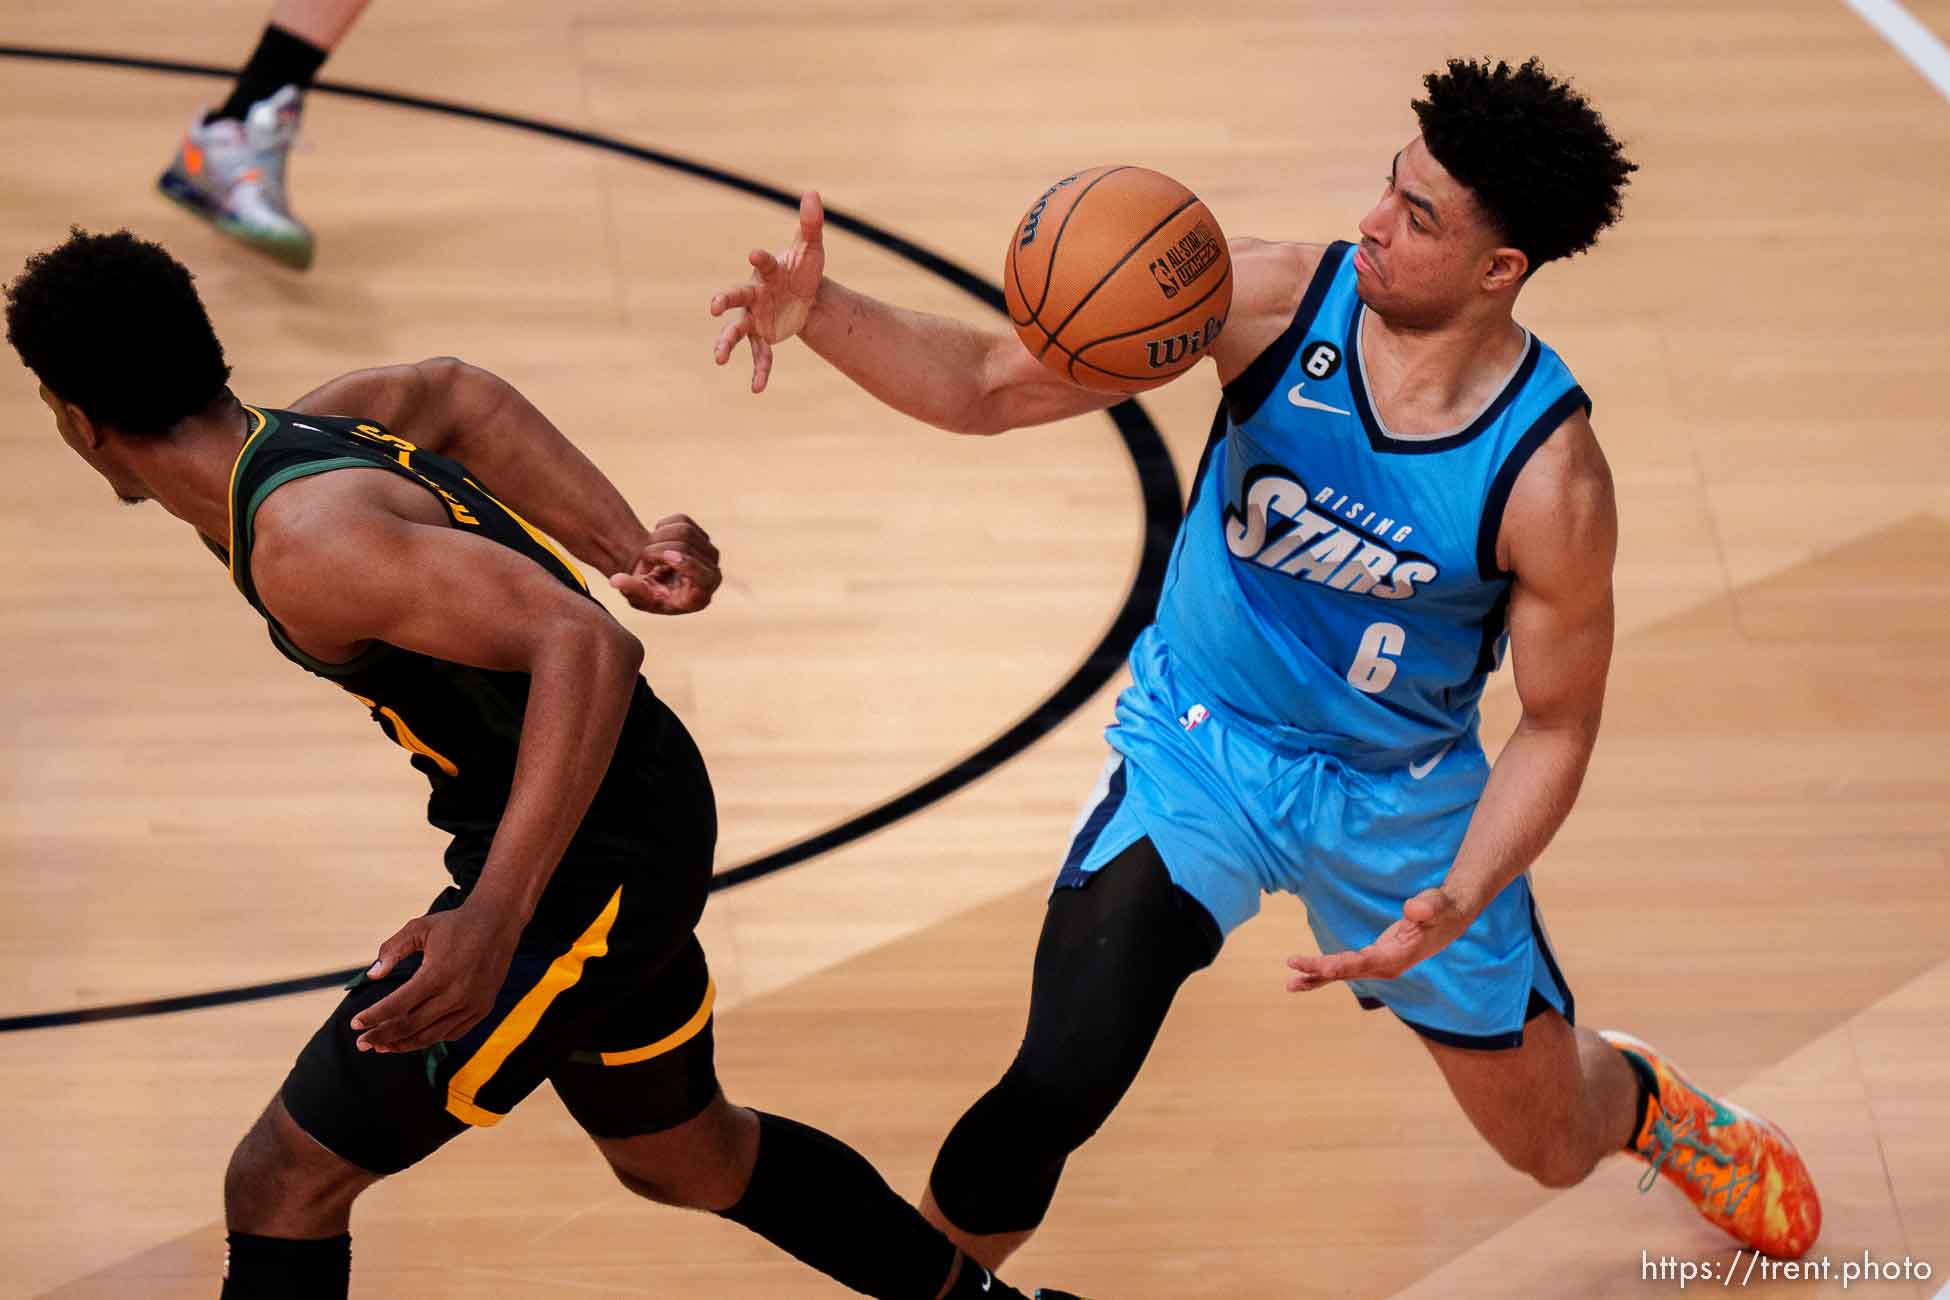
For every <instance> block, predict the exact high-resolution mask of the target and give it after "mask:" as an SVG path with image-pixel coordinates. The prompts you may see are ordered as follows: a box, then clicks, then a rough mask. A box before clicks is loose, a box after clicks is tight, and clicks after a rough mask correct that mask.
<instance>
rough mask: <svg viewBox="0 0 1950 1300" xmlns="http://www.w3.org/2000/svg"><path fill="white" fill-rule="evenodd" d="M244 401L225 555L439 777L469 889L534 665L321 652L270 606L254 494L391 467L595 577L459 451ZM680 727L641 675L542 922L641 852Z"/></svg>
mask: <svg viewBox="0 0 1950 1300" xmlns="http://www.w3.org/2000/svg"><path fill="white" fill-rule="evenodd" d="M244 410H245V412H246V413H247V415H248V416H249V418H250V420H251V431H250V434H249V436H248V438H247V440H246V441H245V443H244V447H243V450H242V451H241V452H240V453H239V454H238V457H237V463H236V465H235V467H234V468H233V470H232V471H231V480H230V536H231V551H230V554H228V555H221V553H220V558H223V559H224V560H225V561H226V562H227V563H228V564H229V566H230V576H231V579H232V581H234V582H235V583H236V585H237V589H238V590H239V591H241V592H242V593H243V594H244V598H245V599H246V600H248V601H249V602H250V603H251V606H252V607H253V608H254V609H256V610H257V612H258V613H260V614H262V615H263V616H264V619H265V621H266V622H267V623H268V624H269V625H270V633H271V640H272V642H273V643H274V644H275V645H276V646H277V648H278V650H279V652H280V653H282V654H283V655H284V656H285V657H286V658H288V659H290V660H292V661H293V662H295V663H297V664H299V665H301V666H302V667H304V668H306V669H307V670H309V671H310V672H313V673H315V674H317V675H318V676H320V677H323V678H325V679H326V680H328V681H331V682H333V683H335V684H337V685H338V686H340V687H343V688H344V689H345V690H346V691H347V692H349V693H350V694H351V695H352V696H354V697H355V698H357V699H358V701H359V702H360V703H361V704H363V705H364V706H365V707H366V708H367V709H368V710H369V711H370V712H371V714H372V717H373V720H374V721H375V722H377V723H378V724H379V727H380V729H381V730H382V731H384V732H385V733H386V736H387V737H388V738H389V739H390V740H392V741H393V742H394V743H396V744H398V745H399V746H400V747H401V748H403V749H405V750H407V751H409V752H410V753H411V755H412V760H411V761H412V763H413V766H414V767H416V768H418V769H419V770H420V771H421V772H423V773H425V774H426V777H427V779H428V781H430V782H431V783H432V785H433V791H432V795H431V796H430V798H429V799H428V801H427V820H428V821H430V822H432V823H433V825H434V826H436V827H438V828H439V829H441V830H443V831H446V832H448V833H449V834H451V835H452V836H453V837H454V839H453V843H452V845H451V846H450V847H449V849H448V852H447V868H448V871H449V873H450V874H451V875H452V876H453V878H454V883H455V884H456V885H458V886H459V887H460V888H461V889H462V890H466V889H468V888H470V887H471V886H472V885H473V883H474V880H475V878H476V877H477V876H478V875H479V873H480V869H481V866H482V864H483V862H484V861H485V859H486V857H487V851H488V848H489V846H490V844H491V843H492V841H493V838H494V832H495V828H496V827H497V826H498V824H499V823H500V820H501V816H502V813H503V811H504V810H505V809H506V807H507V802H508V795H509V792H510V789H511V787H512V785H513V782H514V772H515V758H516V753H517V750H518V749H519V746H520V744H521V727H522V717H523V714H524V712H525V710H526V709H527V706H528V675H527V674H526V673H517V672H494V671H489V670H487V669H482V668H473V667H469V666H467V665H465V664H458V663H452V662H450V661H447V660H444V659H435V658H433V657H431V656H429V655H424V654H419V653H416V652H414V651H411V650H405V649H402V648H400V647H398V646H393V645H388V644H386V643H384V642H379V641H375V642H372V643H371V644H370V645H369V646H368V648H367V649H366V650H365V651H363V652H362V653H361V654H360V655H359V656H358V657H357V658H355V659H353V660H350V661H349V662H346V663H336V664H335V663H324V662H321V661H319V660H317V659H314V658H312V657H311V656H310V655H308V654H306V653H305V652H304V651H303V650H301V649H300V648H299V647H298V646H297V645H295V644H293V642H292V641H291V639H290V638H289V637H288V636H287V635H286V634H285V631H284V629H283V628H282V627H280V626H279V625H278V622H277V620H276V619H275V618H273V617H272V616H271V614H270V612H269V611H268V610H266V609H265V607H264V604H263V602H262V601H261V600H260V599H259V598H258V594H257V589H256V587H255V586H254V584H253V583H252V581H251V565H250V559H251V547H252V541H253V528H252V525H253V523H254V521H255V519H256V516H257V511H258V508H259V507H260V506H262V505H263V504H264V501H265V499H266V498H267V497H269V496H270V495H271V493H273V492H275V491H277V490H278V489H279V488H280V487H282V486H284V485H285V484H287V483H290V482H292V481H293V480H295V479H300V478H305V477H307V476H309V475H313V474H324V473H329V472H331V471H333V470H339V469H375V468H376V469H385V470H390V471H392V472H393V473H396V474H400V475H403V476H405V477H407V478H410V479H412V480H413V481H415V482H417V483H419V484H421V485H422V486H423V487H425V488H426V490H427V491H429V492H431V493H432V494H433V495H434V496H435V497H436V498H437V499H438V500H439V501H440V502H441V504H442V505H443V506H444V507H445V508H446V511H447V514H448V516H449V520H450V522H451V523H452V526H453V527H455V528H464V529H467V530H468V531H470V532H476V533H479V534H480V535H481V536H483V537H486V538H489V539H490V540H492V541H495V542H498V543H499V544H501V545H502V546H505V547H508V548H509V549H510V550H513V551H517V552H519V553H520V554H522V555H525V556H527V557H528V558H529V559H530V560H533V561H534V562H535V563H536V564H538V565H540V566H541V567H542V568H543V569H545V570H546V571H547V572H548V573H549V574H550V575H552V576H553V577H555V578H556V579H557V580H559V581H560V582H561V583H562V584H563V585H564V586H568V587H573V588H575V589H577V590H579V591H582V592H583V593H584V594H585V595H586V594H587V592H588V586H587V584H586V583H585V582H584V580H583V578H582V575H581V574H580V573H579V572H578V571H577V570H576V567H575V566H574V564H572V563H571V562H570V561H569V560H568V559H567V558H566V557H565V556H563V555H562V554H561V553H560V552H559V551H558V550H557V549H556V548H555V546H554V544H553V543H551V542H550V541H549V540H548V539H547V538H546V537H544V536H543V535H542V534H541V533H540V532H539V531H537V530H536V529H535V528H534V527H532V526H531V525H529V523H528V522H527V521H526V520H524V519H523V518H522V517H521V516H520V515H518V514H516V513H515V512H514V511H513V510H511V509H509V508H508V507H507V506H505V505H503V504H502V503H501V502H500V501H498V500H496V499H495V497H494V495H493V494H492V493H491V492H489V491H488V489H487V488H486V487H484V486H482V485H481V484H480V483H479V482H478V481H477V480H476V479H474V478H473V477H472V475H471V474H470V473H469V472H468V470H467V469H466V468H465V467H464V466H462V465H461V464H459V463H458V462H456V461H453V460H449V459H447V458H446V457H443V456H438V455H435V454H433V453H431V452H427V451H423V450H421V449H420V448H418V447H415V446H414V445H413V444H412V443H410V442H408V441H406V440H405V439H403V438H400V437H397V436H395V435H393V434H392V433H389V432H388V431H386V430H385V429H383V428H381V427H380V426H379V425H377V424H375V423H372V422H370V421H364V420H358V419H347V418H342V417H328V416H315V415H299V414H294V413H292V412H289V411H277V410H267V409H260V408H257V407H252V406H246V407H245V408H244ZM591 599H593V597H591ZM682 731H683V728H682V725H681V724H680V723H678V722H677V720H676V719H675V717H674V716H673V715H671V713H670V712H669V710H668V709H666V708H665V707H664V706H663V704H662V703H661V702H660V701H658V700H657V698H656V696H655V695H654V694H652V692H651V690H650V687H649V685H648V683H646V682H645V681H644V680H643V679H642V678H641V677H638V679H637V684H636V693H635V695H634V697H633V698H632V699H631V702H630V709H629V713H628V715H627V717H626V719H625V721H624V724H623V731H622V735H621V737H620V739H619V740H618V743H617V747H616V755H615V757H614V758H613V759H612V761H611V764H610V768H609V771H608V773H607V774H606V775H605V777H604V779H603V783H602V785H601V786H600V788H599V789H598V790H597V792H596V795H595V798H594V800H593V801H592V802H591V804H590V806H589V811H588V812H587V814H586V815H585V816H584V818H583V822H582V825H581V827H580V829H579V830H578V832H577V834H576V836H575V839H574V841H573V842H572V843H571V845H570V847H569V851H568V852H567V853H566V854H565V855H564V858H563V863H562V866H561V867H560V868H559V869H558V871H557V874H556V878H555V879H554V880H552V881H551V883H550V886H549V889H548V890H547V892H546V893H545V894H544V896H543V901H542V904H541V906H540V907H538V909H537V918H536V919H537V921H538V922H541V921H545V919H546V918H545V917H544V916H543V912H544V911H547V910H550V908H551V903H552V901H553V903H554V904H556V905H560V906H563V907H565V908H566V911H567V912H568V913H573V914H575V915H582V914H584V912H585V911H586V910H587V909H586V907H585V906H584V903H585V901H586V900H580V899H579V898H577V897H575V896H577V895H580V894H582V893H584V892H590V891H600V890H601V888H602V885H601V884H600V882H598V881H596V880H590V881H587V882H586V888H585V887H578V882H576V881H574V880H573V879H572V877H573V876H574V875H575V874H576V869H577V864H579V863H584V864H586V863H590V862H595V863H599V864H603V866H604V868H605V869H604V870H603V871H601V872H599V874H602V875H605V876H608V877H610V878H611V879H612V882H613V877H614V872H615V870H622V871H625V872H627V871H629V870H632V869H633V867H634V866H635V865H636V864H638V863H640V862H641V861H642V860H643V859H644V858H645V856H646V852H647V847H646V846H647V840H646V835H647V833H650V832H651V831H652V830H653V828H647V827H646V826H645V825H644V810H645V808H646V807H648V806H649V805H650V804H651V803H652V802H653V801H652V800H651V798H650V797H649V796H650V794H651V786H652V783H653V782H655V781H656V780H657V777H658V773H659V770H660V768H661V767H662V766H663V765H664V763H665V760H666V758H667V756H666V755H664V754H663V753H662V752H661V751H662V750H664V749H665V748H666V747H667V746H671V745H675V747H676V748H677V749H678V750H680V751H682V753H683V754H684V755H686V756H691V755H694V753H695V751H694V750H693V749H692V748H691V746H690V742H689V739H688V737H682V739H681V741H680V740H678V737H680V736H682ZM673 733H675V734H673ZM609 887H610V888H613V887H614V885H613V883H612V884H611V885H610V886H609Z"/></svg>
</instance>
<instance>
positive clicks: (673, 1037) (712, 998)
mask: <svg viewBox="0 0 1950 1300" xmlns="http://www.w3.org/2000/svg"><path fill="white" fill-rule="evenodd" d="M717 1000H718V983H717V981H716V980H712V979H706V980H705V981H704V1001H703V1003H702V1004H701V1005H700V1006H699V1007H698V1009H697V1014H695V1015H693V1016H692V1017H691V1018H690V1019H689V1020H686V1021H685V1022H684V1023H683V1025H682V1026H681V1027H680V1028H678V1029H677V1030H676V1031H675V1032H673V1033H668V1034H665V1035H664V1036H663V1037H662V1038H659V1039H658V1040H657V1041H656V1042H654V1043H651V1044H650V1045H649V1046H647V1047H632V1048H631V1049H630V1050H629V1051H627V1052H602V1053H600V1055H601V1056H602V1058H603V1064H604V1065H635V1064H636V1063H637V1062H638V1061H647V1060H649V1059H650V1058H651V1057H653V1056H662V1055H663V1054H664V1053H665V1052H668V1051H670V1050H672V1049H673V1048H678V1047H682V1046H683V1045H684V1044H685V1043H688V1042H690V1041H691V1040H692V1039H693V1038H696V1037H697V1036H698V1035H699V1034H701V1033H703V1032H704V1026H705V1025H706V1024H708V1023H710V1020H711V1006H712V1004H713V1003H715V1002H716V1001H717Z"/></svg>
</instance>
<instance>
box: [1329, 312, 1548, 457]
mask: <svg viewBox="0 0 1950 1300" xmlns="http://www.w3.org/2000/svg"><path fill="white" fill-rule="evenodd" d="M1362 317H1363V318H1362V322H1361V336H1360V338H1359V339H1358V340H1357V343H1358V345H1359V346H1360V348H1361V362H1362V365H1363V367H1364V370H1365V372H1366V374H1367V377H1368V382H1369V384H1370V385H1371V387H1372V389H1373V395H1374V398H1375V400H1376V402H1377V403H1378V404H1379V405H1380V406H1381V407H1382V408H1383V413H1384V415H1385V416H1386V415H1390V414H1398V415H1399V417H1400V418H1401V421H1402V423H1401V424H1399V425H1397V424H1395V423H1394V422H1393V421H1392V420H1390V421H1389V423H1390V427H1393V428H1396V429H1397V431H1398V432H1401V433H1412V432H1418V431H1421V430H1419V429H1418V428H1417V426H1419V425H1422V424H1429V425H1431V427H1432V428H1433V429H1446V428H1447V427H1448V426H1449V424H1451V423H1453V422H1454V421H1455V419H1456V418H1457V417H1459V416H1462V415H1467V414H1471V413H1473V412H1475V411H1476V410H1478V409H1480V408H1481V407H1482V406H1483V405H1484V403H1485V402H1486V401H1487V400H1488V399H1489V398H1490V397H1493V396H1494V395H1495V394H1494V391H1492V390H1495V389H1497V388H1499V387H1501V385H1502V384H1503V383H1504V382H1505V380H1507V379H1508V377H1509V375H1510V372H1511V371H1512V370H1514V369H1515V367H1516V365H1517V363H1518V362H1519V361H1520V360H1522V358H1523V353H1524V349H1525V348H1526V347H1528V346H1529V334H1528V333H1527V332H1526V331H1525V330H1524V328H1523V327H1522V326H1521V325H1518V324H1517V323H1516V321H1515V320H1513V319H1512V318H1511V316H1510V313H1509V311H1508V310H1507V308H1498V309H1495V310H1491V311H1483V312H1478V313H1473V314H1461V315H1458V316H1454V317H1451V318H1449V319H1447V320H1444V321H1440V322H1434V323H1430V324H1420V323H1414V322H1409V323H1404V322H1402V321H1391V320H1388V319H1386V318H1385V317H1383V316H1382V315H1381V314H1380V313H1379V312H1375V311H1372V310H1371V311H1367V312H1364V313H1362Z"/></svg>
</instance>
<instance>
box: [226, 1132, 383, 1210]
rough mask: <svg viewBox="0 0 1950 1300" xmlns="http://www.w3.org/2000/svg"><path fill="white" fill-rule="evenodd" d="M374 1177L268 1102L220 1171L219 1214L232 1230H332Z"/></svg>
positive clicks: (373, 1180)
mask: <svg viewBox="0 0 1950 1300" xmlns="http://www.w3.org/2000/svg"><path fill="white" fill-rule="evenodd" d="M375 1181H377V1179H376V1178H375V1176H374V1175H372V1174H369V1173H367V1172H366V1171H365V1170H363V1169H359V1168H358V1167H356V1166H354V1165H350V1164H347V1163H346V1162H345V1161H343V1160H340V1159H339V1158H338V1157H337V1156H334V1155H333V1154H332V1153H331V1152H329V1151H326V1150H325V1149H324V1148H323V1147H321V1146H319V1145H318V1144H317V1143H316V1142H314V1141H312V1140H311V1139H310V1138H309V1137H308V1136H306V1134H305V1133H304V1131H303V1130H301V1129H299V1128H298V1126H297V1124H296V1123H295V1122H294V1121H293V1120H292V1119H291V1118H290V1117H289V1116H288V1115H285V1114H284V1113H283V1111H282V1110H281V1109H280V1108H279V1107H277V1106H276V1105H274V1106H273V1107H272V1108H271V1109H269V1110H267V1111H265V1112H264V1114H263V1115H262V1116H261V1117H260V1118H259V1119H258V1121H257V1123H255V1124H253V1125H252V1126H251V1129H250V1132H248V1133H246V1134H245V1135H244V1137H243V1140H242V1141H240V1142H238V1144H237V1147H236V1149H235V1150H234V1151H232V1152H231V1153H230V1163H229V1164H228V1165H226V1166H225V1168H224V1175H223V1202H224V1215H225V1219H226V1221H227V1222H228V1223H229V1225H230V1227H231V1228H232V1229H233V1230H237V1231H245V1232H248V1231H262V1230H266V1229H270V1228H275V1229H277V1230H278V1231H276V1232H273V1233H271V1234H270V1235H302V1234H303V1233H305V1232H307V1231H317V1232H328V1231H335V1230H338V1229H339V1227H340V1226H341V1225H342V1223H343V1220H344V1218H345V1216H346V1214H347V1213H348V1212H349V1211H350V1209H351V1206H352V1202H353V1201H354V1200H356V1199H357V1198H358V1195H359V1193H360V1192H362V1191H364V1190H365V1189H366V1188H367V1187H369V1186H371V1185H372V1184H373V1183H374V1182H375Z"/></svg>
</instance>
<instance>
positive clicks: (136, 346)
mask: <svg viewBox="0 0 1950 1300" xmlns="http://www.w3.org/2000/svg"><path fill="white" fill-rule="evenodd" d="M7 341H8V342H9V343H11V344H13V345H14V351H16V352H18V353H20V359H21V360H22V361H24V362H25V363H26V364H27V368H28V369H29V370H31V371H33V372H34V374H35V375H36V376H38V377H39V378H40V381H41V382H42V383H43V384H46V385H47V386H48V388H49V389H50V390H51V391H52V392H53V393H54V395H55V396H57V397H59V398H61V399H62V400H63V401H66V402H73V403H74V404H75V405H76V406H79V407H80V408H81V409H82V410H83V411H85V412H87V415H88V418H89V419H91V420H93V421H94V422H95V423H96V424H99V425H104V426H107V427H109V428H112V429H116V430H119V431H121V432H122V433H131V434H139V435H140V434H160V433H164V432H166V431H167V430H168V429H169V428H170V426H172V425H174V424H175V423H176V422H177V421H178V420H181V419H183V418H184V417H185V416H189V415H194V414H195V413H196V412H198V411H200V410H202V409H203V408H204V407H206V406H208V405H209V404H210V403H211V402H212V401H213V400H215V399H216V398H217V397H218V396H219V395H220V394H221V393H222V392H223V391H224V388H225V386H226V385H227V384H228V383H229V382H230V367H229V366H228V365H227V364H225V362H224V359H223V344H221V343H219V342H217V334H216V331H215V330H214V329H212V328H211V327H210V316H209V313H207V312H205V311H204V310H203V302H202V300H201V299H199V298H198V297H197V296H196V286H195V284H194V283H193V277H192V276H191V275H190V272H189V268H187V267H185V266H184V265H183V264H182V263H181V262H179V261H177V260H176V259H175V258H173V257H171V256H170V255H169V253H168V252H167V251H166V250H164V248H163V246H162V245H161V244H153V243H150V242H149V241H148V240H146V239H138V238H137V237H136V236H134V235H132V234H130V233H129V232H128V231H126V230H118V231H116V232H115V233H114V234H112V235H91V234H89V233H88V232H87V231H85V230H83V229H81V227H79V226H76V227H73V228H72V229H71V230H70V231H69V232H68V238H67V241H66V242H65V243H63V244H61V245H59V246H58V247H55V248H50V249H48V250H47V251H46V252H44V253H36V254H35V255H34V256H32V257H30V258H28V259H27V266H26V269H24V270H23V271H22V272H21V273H20V276H19V278H17V279H16V280H15V281H14V282H13V283H12V284H10V285H8V286H7Z"/></svg>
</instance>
